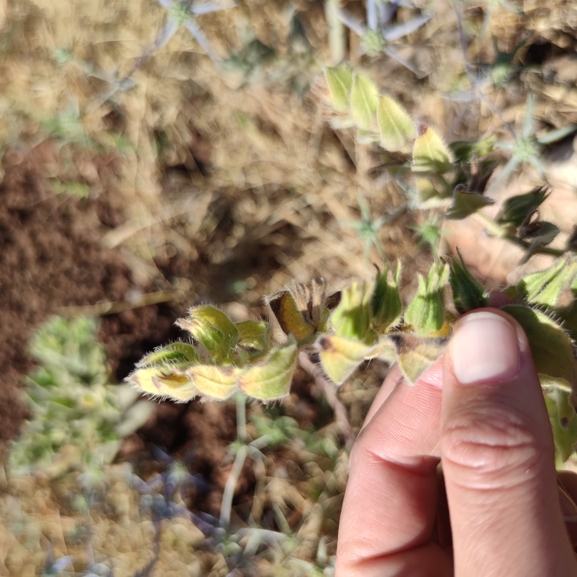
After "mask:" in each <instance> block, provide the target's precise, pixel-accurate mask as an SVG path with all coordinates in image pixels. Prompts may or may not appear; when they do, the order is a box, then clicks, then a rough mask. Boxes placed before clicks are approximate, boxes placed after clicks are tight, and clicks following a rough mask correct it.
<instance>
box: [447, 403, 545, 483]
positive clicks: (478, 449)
mask: <svg viewBox="0 0 577 577" xmlns="http://www.w3.org/2000/svg"><path fill="white" fill-rule="evenodd" d="M548 449H549V447H548V444H547V442H546V441H545V440H544V439H540V438H539V436H538V435H537V434H536V433H535V432H534V427H531V426H530V423H528V422H527V418H526V417H523V416H521V415H519V414H516V413H515V412H513V411H511V410H503V409H495V408H494V407H493V408H491V411H490V412H488V411H474V412H467V413H463V414H461V415H459V416H458V417H457V418H454V419H452V420H451V422H448V423H447V425H446V427H445V430H444V432H443V438H442V453H443V461H444V462H445V463H446V464H448V465H449V466H451V467H453V468H457V469H458V470H459V473H460V478H461V479H462V480H463V482H465V483H467V484H469V483H470V482H471V481H472V480H476V483H483V484H485V485H487V486H490V485H492V484H494V483H495V484H498V485H499V486H501V487H503V486H505V485H507V484H517V483H519V482H522V481H525V480H528V479H529V478H530V477H531V476H532V473H534V474H536V471H537V470H538V469H539V467H538V466H537V465H538V464H539V463H540V461H541V459H542V458H543V455H545V454H547V453H548Z"/></svg>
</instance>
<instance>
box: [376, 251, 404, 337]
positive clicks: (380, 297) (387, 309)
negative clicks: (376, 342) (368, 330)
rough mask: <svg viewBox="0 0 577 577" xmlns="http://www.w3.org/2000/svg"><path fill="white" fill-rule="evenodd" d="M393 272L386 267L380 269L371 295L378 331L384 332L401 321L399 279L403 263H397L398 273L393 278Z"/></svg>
mask: <svg viewBox="0 0 577 577" xmlns="http://www.w3.org/2000/svg"><path fill="white" fill-rule="evenodd" d="M391 276H392V275H391V272H390V270H389V269H388V268H386V269H385V270H384V271H383V272H381V271H378V272H377V277H376V279H375V285H374V288H373V294H372V295H371V310H372V316H373V326H374V328H375V330H376V331H377V333H379V334H382V333H384V332H385V331H386V330H387V328H388V327H389V326H390V325H392V324H395V323H397V322H398V321H399V319H400V317H401V310H402V304H401V295H400V293H399V280H400V277H401V263H400V262H399V264H398V265H397V273H396V274H395V277H394V278H393V279H391V278H390V277H391Z"/></svg>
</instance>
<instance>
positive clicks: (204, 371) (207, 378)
mask: <svg viewBox="0 0 577 577" xmlns="http://www.w3.org/2000/svg"><path fill="white" fill-rule="evenodd" d="M241 372H242V369H240V368H238V367H218V366H216V365H197V366H195V367H192V368H191V369H188V371H187V372H186V374H187V375H188V376H189V377H190V378H191V379H192V380H193V381H194V384H195V385H196V387H197V389H198V390H199V391H200V393H201V394H203V395H205V396H207V397H210V398H212V399H218V400H219V401H224V400H225V399H228V398H229V397H230V396H231V395H233V394H234V392H235V391H236V390H237V381H238V377H239V375H240V373H241Z"/></svg>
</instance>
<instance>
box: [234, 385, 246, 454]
mask: <svg viewBox="0 0 577 577" xmlns="http://www.w3.org/2000/svg"><path fill="white" fill-rule="evenodd" d="M236 436H237V438H238V440H239V441H240V442H241V443H246V438H247V435H246V397H245V396H244V395H237V396H236Z"/></svg>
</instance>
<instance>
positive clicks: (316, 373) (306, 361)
mask: <svg viewBox="0 0 577 577" xmlns="http://www.w3.org/2000/svg"><path fill="white" fill-rule="evenodd" d="M299 364H300V366H301V367H302V368H303V369H304V370H305V371H306V372H307V373H308V374H309V375H311V377H313V378H314V380H315V383H316V384H317V385H318V387H319V388H320V389H321V391H322V392H323V393H324V395H325V397H326V399H327V402H328V404H329V406H330V407H331V408H332V409H333V411H334V413H335V420H336V422H337V425H338V427H339V429H340V430H341V433H342V434H343V437H344V438H345V443H346V446H347V449H350V448H351V447H352V446H353V443H354V441H355V436H354V435H353V431H352V429H351V424H350V423H349V419H348V417H347V411H346V409H345V406H344V405H343V403H342V402H341V401H340V399H339V398H338V396H337V392H336V389H335V387H334V385H332V384H331V383H329V382H328V381H327V380H326V379H325V377H324V376H323V373H322V371H321V369H320V368H319V367H318V366H317V365H315V364H314V363H313V362H312V361H311V360H310V358H309V356H308V355H307V354H306V353H304V352H300V353H299Z"/></svg>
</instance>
